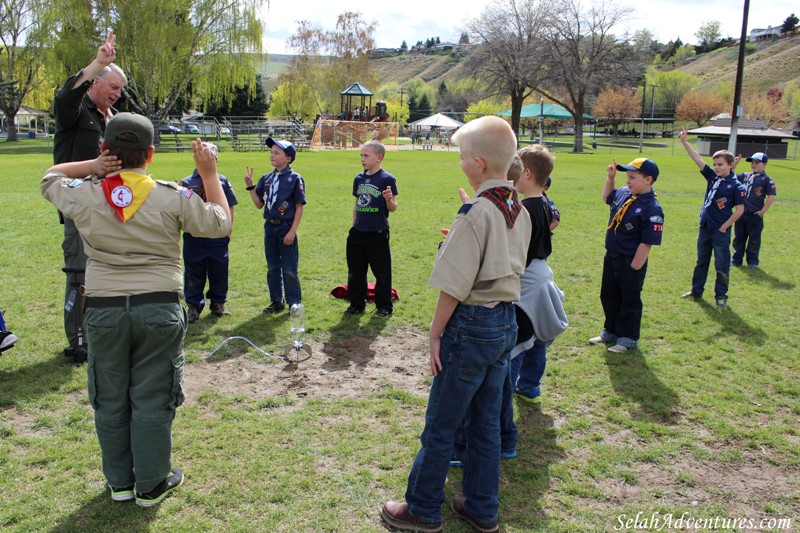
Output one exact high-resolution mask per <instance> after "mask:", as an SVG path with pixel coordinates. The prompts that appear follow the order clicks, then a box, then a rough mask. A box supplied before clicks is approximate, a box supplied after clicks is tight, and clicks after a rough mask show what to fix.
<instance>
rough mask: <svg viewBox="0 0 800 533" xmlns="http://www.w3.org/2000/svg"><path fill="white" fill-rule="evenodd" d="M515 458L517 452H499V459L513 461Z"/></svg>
mask: <svg viewBox="0 0 800 533" xmlns="http://www.w3.org/2000/svg"><path fill="white" fill-rule="evenodd" d="M516 456H517V450H511V451H510V452H500V458H501V459H513V458H514V457H516Z"/></svg>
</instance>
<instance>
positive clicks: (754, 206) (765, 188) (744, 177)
mask: <svg viewBox="0 0 800 533" xmlns="http://www.w3.org/2000/svg"><path fill="white" fill-rule="evenodd" d="M736 177H737V178H738V179H739V182H740V183H741V184H742V185H743V186H744V189H745V193H746V194H745V205H744V212H745V213H755V212H757V211H761V209H763V208H764V201H765V200H766V199H767V196H770V195H777V194H778V190H777V187H776V186H775V182H774V181H773V180H772V178H770V177H769V176H767V173H766V172H758V173H756V174H753V173H752V172H743V173H741V174H737V175H736Z"/></svg>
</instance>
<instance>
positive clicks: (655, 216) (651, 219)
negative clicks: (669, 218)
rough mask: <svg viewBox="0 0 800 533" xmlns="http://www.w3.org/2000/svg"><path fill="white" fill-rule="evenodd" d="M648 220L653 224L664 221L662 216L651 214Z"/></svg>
mask: <svg viewBox="0 0 800 533" xmlns="http://www.w3.org/2000/svg"><path fill="white" fill-rule="evenodd" d="M650 222H653V223H654V224H663V223H664V217H660V216H658V215H653V216H651V217H650Z"/></svg>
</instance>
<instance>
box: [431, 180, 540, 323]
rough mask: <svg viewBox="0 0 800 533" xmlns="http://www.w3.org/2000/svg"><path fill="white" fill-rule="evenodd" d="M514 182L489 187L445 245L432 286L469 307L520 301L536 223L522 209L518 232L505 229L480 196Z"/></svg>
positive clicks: (496, 182)
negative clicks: (533, 228) (520, 278)
mask: <svg viewBox="0 0 800 533" xmlns="http://www.w3.org/2000/svg"><path fill="white" fill-rule="evenodd" d="M511 185H512V184H511V182H509V181H505V180H489V181H486V182H484V183H483V184H482V185H481V186H480V188H479V189H478V190H477V192H476V193H475V196H474V197H473V198H472V200H470V202H469V203H471V204H472V207H471V208H470V209H469V211H467V212H466V213H459V214H458V215H456V220H455V222H453V225H452V226H451V227H450V232H449V233H448V234H447V238H446V239H445V241H444V245H443V246H442V248H441V250H440V253H439V257H438V258H437V259H436V264H434V266H433V274H431V278H430V280H429V282H430V284H431V285H433V286H434V287H437V288H438V289H440V290H442V291H444V292H446V293H447V294H449V295H450V296H453V297H454V298H456V299H457V300H459V301H460V302H462V303H465V304H468V305H485V306H488V307H491V306H494V305H495V304H497V303H499V302H514V301H517V300H519V293H520V284H519V276H520V274H522V273H523V272H524V271H525V258H526V256H527V252H528V243H530V240H531V219H530V216H529V215H528V211H527V210H526V209H524V208H523V209H522V210H521V211H520V213H519V216H518V217H517V220H516V223H515V224H514V227H513V228H509V227H508V226H507V225H506V221H505V218H504V217H503V214H502V213H501V212H500V210H499V209H498V208H497V207H496V206H495V205H494V204H492V202H491V201H490V200H488V199H486V198H478V194H480V193H481V192H483V191H485V190H486V189H490V188H492V187H508V186H511Z"/></svg>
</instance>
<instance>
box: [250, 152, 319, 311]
mask: <svg viewBox="0 0 800 533" xmlns="http://www.w3.org/2000/svg"><path fill="white" fill-rule="evenodd" d="M264 142H265V143H266V145H267V146H269V148H270V155H269V162H270V164H271V165H272V166H273V167H275V169H274V170H273V171H272V172H270V173H269V174H265V175H263V176H261V179H259V180H258V184H257V185H253V169H252V167H247V169H246V173H245V175H244V183H245V189H246V190H247V191H248V192H250V199H251V200H253V204H255V206H256V207H257V208H258V209H264V255H265V256H266V258H267V288H268V289H269V297H270V300H271V301H272V302H271V303H270V304H269V306H267V307H265V308H264V312H265V313H280V312H281V311H283V310H284V309H285V308H286V304H287V303H288V304H289V306H292V305H294V304H299V303H300V302H301V300H302V295H301V292H300V278H299V276H298V275H297V270H298V267H297V265H298V262H299V259H300V249H299V246H298V243H297V228H298V226H299V225H300V219H301V218H302V217H303V206H304V205H305V204H306V187H305V182H304V181H303V177H302V176H301V175H300V174H298V173H297V172H295V171H294V170H292V167H290V166H289V165H290V164H291V163H293V162H294V160H295V157H296V156H297V150H295V147H294V145H293V144H292V143H290V142H288V141H276V140H274V139H273V138H272V137H268V138H267V140H266V141H264ZM284 291H286V301H285V302H284V299H283V293H284Z"/></svg>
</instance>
